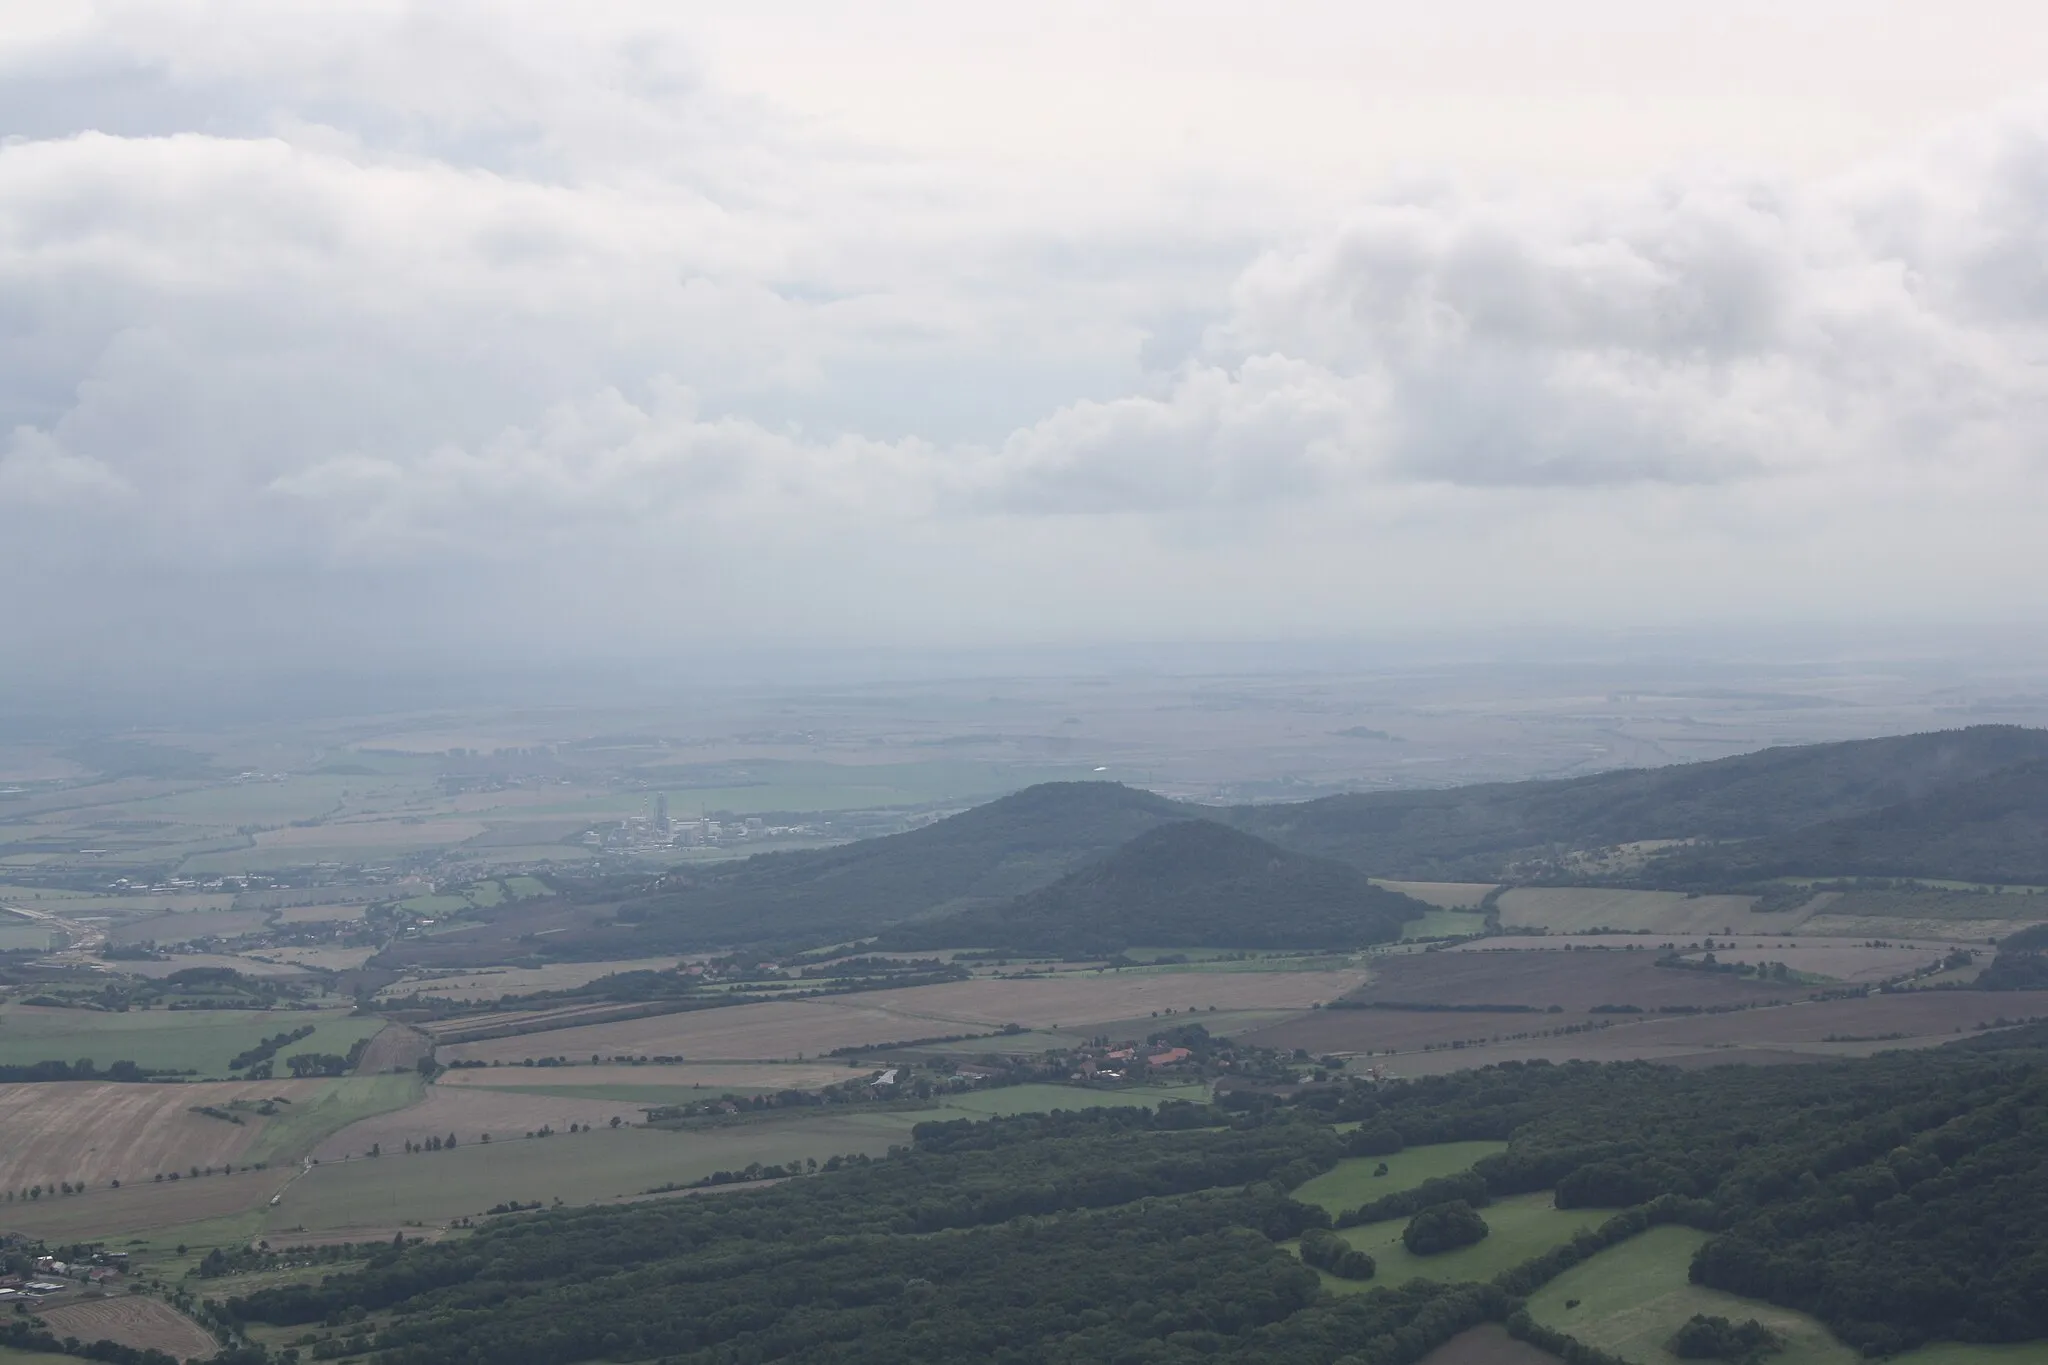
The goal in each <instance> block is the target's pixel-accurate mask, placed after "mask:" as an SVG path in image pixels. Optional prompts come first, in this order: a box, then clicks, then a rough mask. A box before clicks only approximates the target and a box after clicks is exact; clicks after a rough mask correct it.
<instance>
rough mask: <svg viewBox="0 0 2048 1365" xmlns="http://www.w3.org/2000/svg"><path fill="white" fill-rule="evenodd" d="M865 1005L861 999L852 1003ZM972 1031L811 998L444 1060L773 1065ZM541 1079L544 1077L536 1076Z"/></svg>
mask: <svg viewBox="0 0 2048 1365" xmlns="http://www.w3.org/2000/svg"><path fill="white" fill-rule="evenodd" d="M852 998H854V999H859V998H860V997H858V996H856V997H852ZM979 1031H982V1030H969V1029H965V1028H959V1027H954V1028H923V1027H917V1026H909V1025H907V1024H906V1022H905V1021H904V1020H903V1019H901V1018H898V1017H897V1016H895V1015H892V1014H889V1013H887V1012H886V1011H883V1010H879V1009H877V1010H871V1011H867V1012H865V1013H856V1012H855V1011H852V1010H845V1009H833V1008H829V1007H827V1006H824V1005H821V1004H819V1003H817V1002H815V1001H809V1000H778V1001H773V1002H770V1003H768V1004H762V1005H734V1006H732V1007H731V1008H728V1009H712V1010H697V1011H695V1012H693V1013H689V1014H664V1015H657V1016H655V1017H653V1018H649V1019H622V1020H618V1021H616V1022H614V1023H608V1024H585V1025H583V1026H582V1027H580V1028H565V1029H554V1030H550V1031H549V1032H546V1033H533V1034H527V1035H525V1036H524V1037H512V1038H490V1039H486V1040H484V1041H482V1042H476V1043H454V1044H448V1045H444V1046H443V1047H442V1048H441V1049H440V1052H439V1054H438V1055H439V1056H440V1058H441V1059H442V1060H443V1061H483V1062H490V1061H498V1062H505V1063H516V1062H519V1061H520V1060H521V1059H523V1058H526V1057H589V1056H591V1055H592V1054H596V1055H598V1056H602V1057H614V1056H633V1057H639V1056H665V1057H687V1058H691V1059H693V1060H699V1061H710V1060H722V1059H723V1060H735V1061H772V1060H779V1059H783V1058H790V1057H797V1056H799V1055H803V1056H811V1057H815V1056H817V1055H819V1054H820V1053H823V1052H828V1051H830V1050H831V1049H833V1048H835V1047H853V1046H856V1045H859V1044H863V1043H885V1042H892V1041H895V1040H897V1039H901V1038H906V1037H918V1036H923V1035H927V1034H937V1033H966V1032H979ZM536 1074H539V1073H536Z"/></svg>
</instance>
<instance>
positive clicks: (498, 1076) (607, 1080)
mask: <svg viewBox="0 0 2048 1365" xmlns="http://www.w3.org/2000/svg"><path fill="white" fill-rule="evenodd" d="M858 1074H860V1072H859V1071H858V1070H855V1069H852V1068H849V1067H848V1066H847V1065H846V1064H845V1063H844V1062H782V1063H774V1062H697V1063H691V1062H685V1063H683V1064H682V1065H680V1066H661V1065H651V1066H589V1065H584V1066H563V1067H548V1068H546V1069H542V1068H539V1067H531V1068H529V1067H523V1066H512V1067H505V1066H494V1067H479V1068H475V1069H471V1068H464V1069H462V1070H459V1071H444V1072H442V1073H441V1075H440V1076H439V1077H438V1078H437V1079H436V1080H435V1082H434V1086H435V1088H436V1089H456V1090H462V1089H468V1088H475V1089H479V1090H491V1089H501V1090H502V1089H507V1088H510V1087H515V1086H519V1087H525V1086H547V1087H557V1086H559V1087H564V1088H578V1089H584V1088H595V1087H598V1086H636V1087H642V1088H648V1089H659V1088H663V1087H667V1088H673V1089H676V1090H687V1089H689V1088H691V1087H692V1086H699V1085H701V1086H703V1087H704V1088H705V1089H706V1090H718V1089H740V1090H811V1089H815V1088H817V1087H819V1086H825V1085H833V1084H836V1083H837V1082H839V1081H843V1080H846V1079H847V1078H848V1077H850V1076H855V1075H858Z"/></svg>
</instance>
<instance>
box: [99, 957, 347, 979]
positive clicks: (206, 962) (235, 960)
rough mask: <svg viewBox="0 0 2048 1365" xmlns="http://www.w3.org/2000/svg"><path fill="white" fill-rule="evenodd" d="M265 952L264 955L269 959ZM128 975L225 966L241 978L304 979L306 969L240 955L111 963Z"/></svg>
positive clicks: (155, 975)
mask: <svg viewBox="0 0 2048 1365" xmlns="http://www.w3.org/2000/svg"><path fill="white" fill-rule="evenodd" d="M268 955H269V954H268V952H267V951H266V953H265V956H268ZM113 966H114V967H115V968H116V969H117V970H119V971H123V972H126V973H127V974H128V975H130V976H146V977H152V978H156V979H161V978H163V977H166V976H169V975H171V973H173V972H182V971H189V970H190V969H192V968H194V967H226V968H229V969H230V970H232V971H237V972H240V973H241V974H242V975H243V976H304V975H305V974H306V970H305V968H303V967H300V966H297V965H296V964H294V963H290V962H259V961H257V960H256V959H255V958H253V957H243V956H241V955H240V954H239V953H174V954H172V955H171V956H170V957H169V958H166V959H165V960H163V961H161V962H119V963H115V964H113Z"/></svg>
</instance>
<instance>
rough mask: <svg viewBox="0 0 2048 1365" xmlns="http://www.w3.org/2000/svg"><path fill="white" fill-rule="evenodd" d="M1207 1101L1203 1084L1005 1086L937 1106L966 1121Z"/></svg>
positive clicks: (946, 1100) (955, 1097)
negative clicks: (1112, 1087)
mask: <svg viewBox="0 0 2048 1365" xmlns="http://www.w3.org/2000/svg"><path fill="white" fill-rule="evenodd" d="M1208 1099H1209V1087H1208V1086H1206V1085H1148V1086H1142V1087H1137V1088H1133V1089H1130V1090H1081V1089H1077V1088H1075V1087H1072V1086H1065V1085H1006V1086H999V1087H997V1088H996V1089H993V1090H970V1091H967V1092H965V1093H963V1094H958V1095H948V1096H946V1097H945V1098H944V1099H942V1100H940V1101H939V1107H940V1108H942V1109H946V1110H951V1111H954V1112H953V1113H949V1114H942V1115H938V1116H936V1117H940V1118H951V1117H954V1115H955V1114H957V1115H959V1116H963V1117H967V1118H991V1117H995V1116H998V1115H1008V1114H1040V1113H1048V1112H1050V1111H1052V1110H1054V1109H1128V1108H1150V1107H1152V1106H1153V1105H1156V1104H1158V1103H1160V1102H1161V1101H1162V1100H1187V1101H1189V1102H1190V1103H1193V1104H1204V1103H1207V1101H1208Z"/></svg>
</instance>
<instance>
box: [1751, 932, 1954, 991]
mask: <svg viewBox="0 0 2048 1365" xmlns="http://www.w3.org/2000/svg"><path fill="white" fill-rule="evenodd" d="M1885 942H1887V943H1891V944H1895V945H1897V946H1894V947H1890V948H1867V947H1863V946H1861V945H1859V944H1855V943H1823V944H1804V943H1802V944H1801V945H1800V946H1798V947H1796V948H1793V947H1785V946H1765V947H1756V948H1751V947H1742V948H1736V949H1732V950H1727V949H1718V948H1717V949H1716V950H1715V951H1714V956H1715V957H1716V958H1718V959H1720V960H1721V961H1723V962H1742V963H1756V962H1782V963H1784V964H1785V965H1786V966H1787V967H1790V968H1791V969H1792V970H1793V971H1795V972H1811V973H1813V974H1814V975H1815V976H1825V977H1829V978H1832V979H1833V980H1836V981H1850V982H1859V983H1861V982H1875V981H1887V980H1890V979H1891V978H1893V977H1897V976H1904V975H1906V974H1907V973H1909V972H1914V971H1918V970H1920V969H1921V968H1924V967H1929V966H1932V965H1933V964H1934V963H1936V962H1939V961H1940V960H1941V959H1942V958H1943V957H1944V956H1946V955H1947V954H1948V953H1949V952H1950V951H1951V950H1953V949H1954V948H1956V947H1957V946H1959V945H1957V944H1956V943H1953V942H1949V943H1900V942H1899V940H1897V939H1886V940H1885ZM1978 946H1979V951H1980V952H1986V953H1988V951H1989V950H1988V949H1985V948H1984V947H1983V945H1981V944H1980V945H1978Z"/></svg>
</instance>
